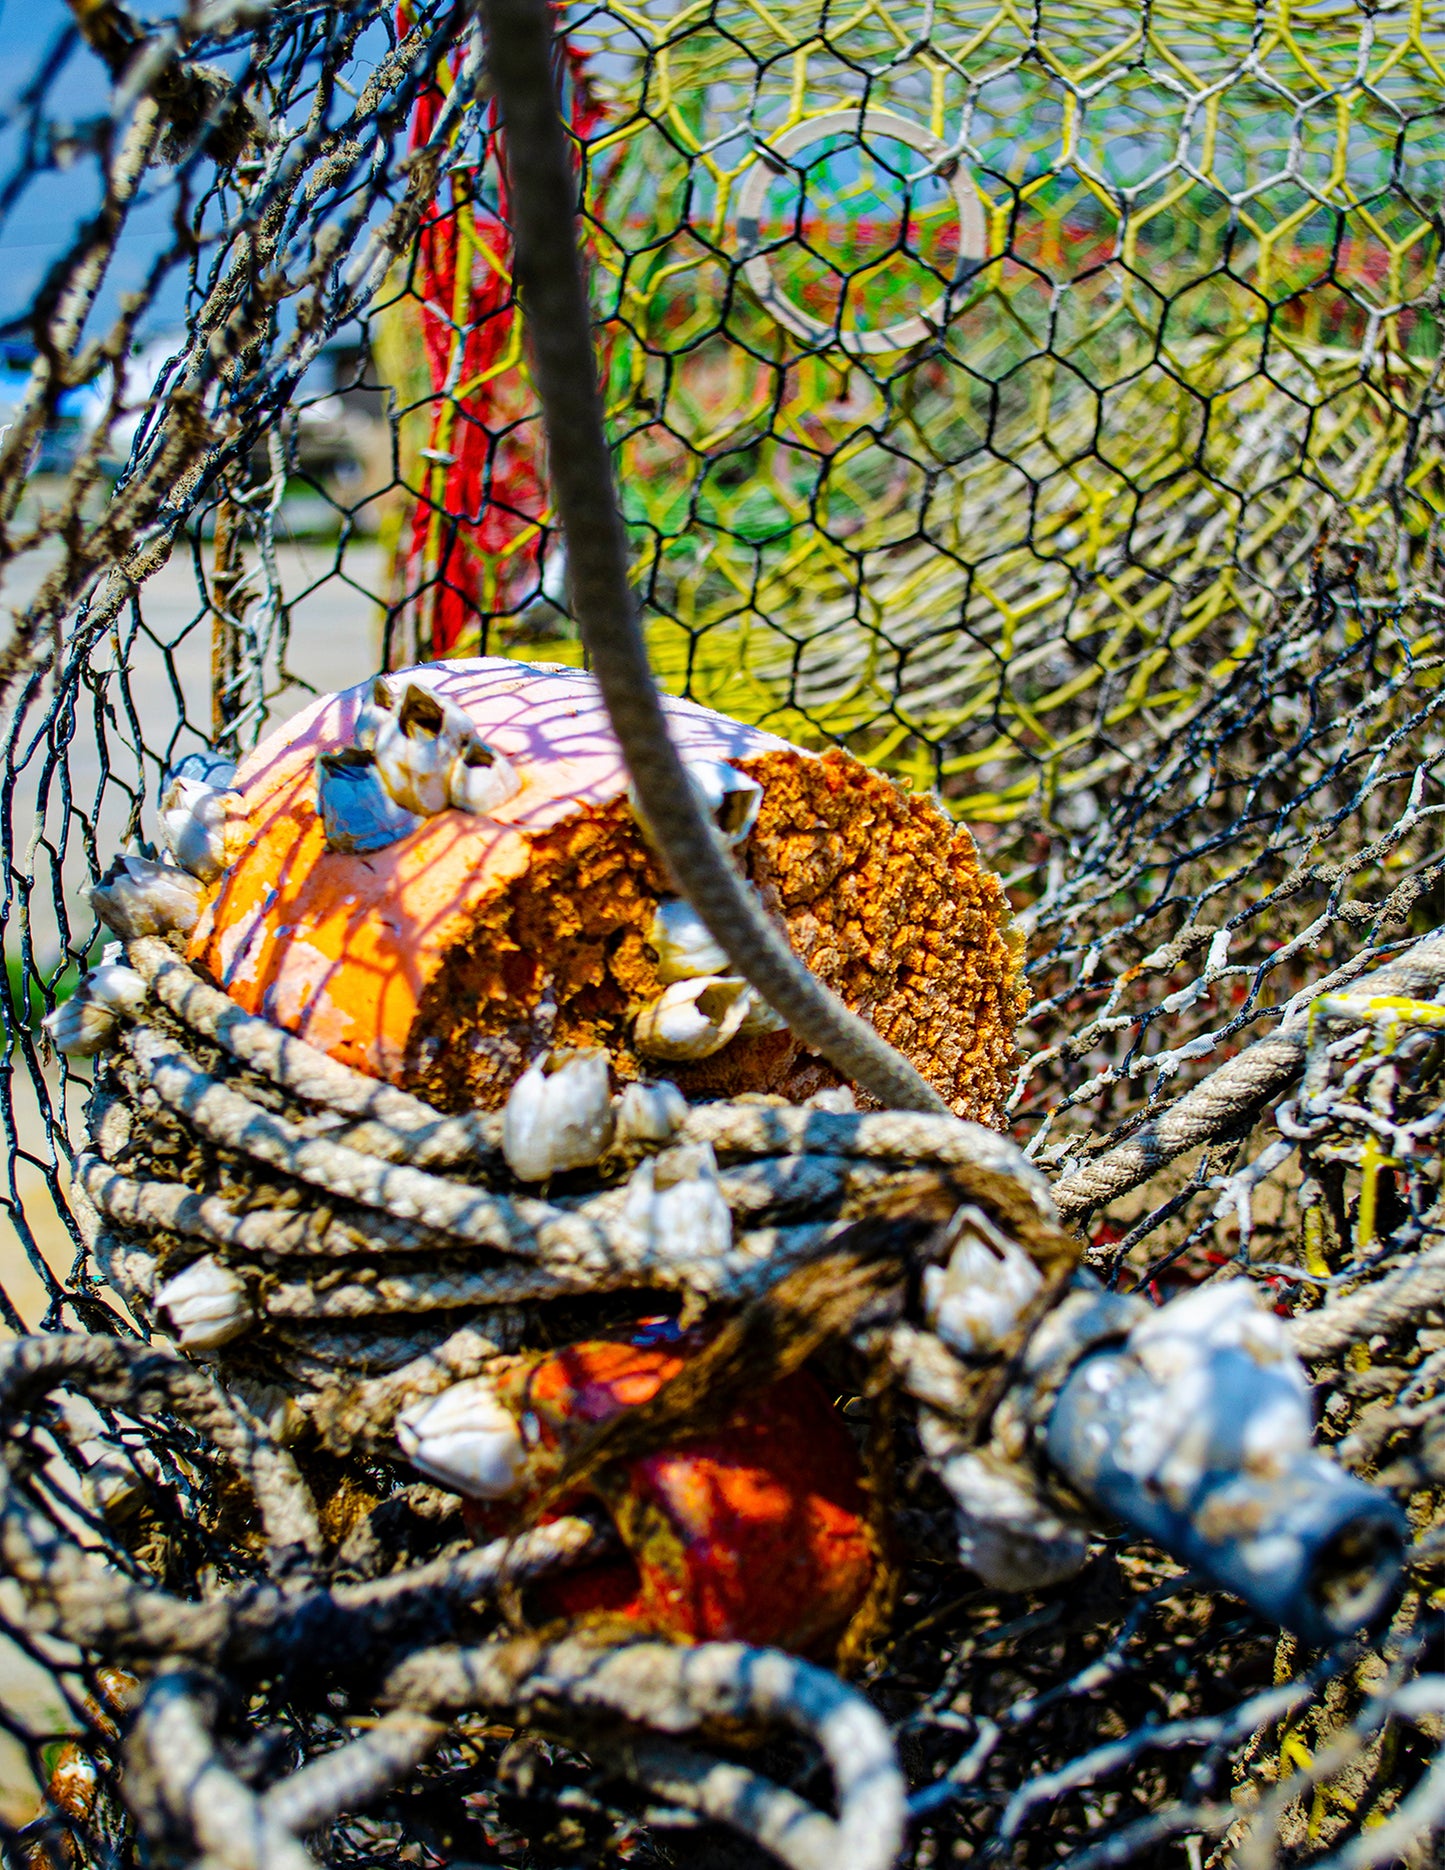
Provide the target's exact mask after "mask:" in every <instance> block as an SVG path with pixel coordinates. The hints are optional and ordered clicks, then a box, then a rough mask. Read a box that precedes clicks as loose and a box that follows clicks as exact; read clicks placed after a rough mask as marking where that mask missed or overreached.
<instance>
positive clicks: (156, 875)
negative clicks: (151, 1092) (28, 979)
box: [45, 753, 238, 1058]
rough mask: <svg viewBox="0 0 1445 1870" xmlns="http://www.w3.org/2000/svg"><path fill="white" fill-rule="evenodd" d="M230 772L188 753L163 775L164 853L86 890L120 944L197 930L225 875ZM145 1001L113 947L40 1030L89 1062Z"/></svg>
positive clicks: (117, 870)
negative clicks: (213, 887)
mask: <svg viewBox="0 0 1445 1870" xmlns="http://www.w3.org/2000/svg"><path fill="white" fill-rule="evenodd" d="M235 772H236V769H235V766H234V765H233V764H232V763H231V761H229V760H223V759H221V758H220V757H219V755H216V754H210V753H192V754H188V755H187V756H186V758H185V759H183V760H182V761H181V762H180V764H179V765H178V766H175V767H173V768H172V769H171V771H170V772H169V773H168V774H167V775H166V785H165V790H164V791H163V792H162V794H161V804H160V812H159V827H160V835H161V843H162V845H163V846H164V849H165V855H164V856H163V857H161V858H154V857H139V856H134V855H131V854H129V853H127V854H126V855H124V856H120V857H117V858H116V860H115V862H114V863H113V864H112V865H111V867H110V869H109V870H108V871H107V872H106V874H105V875H104V876H103V877H102V878H101V880H100V882H99V883H96V884H94V885H93V886H92V888H91V891H90V905H91V908H92V909H94V911H95V913H96V915H97V916H98V917H99V918H100V920H101V921H102V922H103V923H104V924H105V926H106V927H107V928H108V929H110V930H111V931H112V932H113V933H114V934H116V935H118V936H120V938H121V941H139V940H140V939H141V938H142V937H143V936H147V935H159V936H162V937H167V938H169V937H174V936H177V935H188V934H189V933H190V932H191V930H192V929H193V928H194V927H195V926H196V923H197V921H198V920H199V919H200V914H201V899H202V895H203V893H204V889H205V885H206V884H207V883H213V882H214V881H215V880H216V878H217V877H218V876H220V874H221V872H222V871H223V870H224V869H225V867H226V863H227V861H228V853H229V852H230V850H231V847H232V841H233V838H234V835H235V825H236V822H237V821H236V819H235V818H234V817H233V812H234V808H235V805H236V803H237V798H238V795H237V794H236V793H235V792H234V791H233V790H232V789H231V780H232V779H233V778H234V777H235ZM145 998H146V987H145V982H144V981H143V980H142V979H141V977H140V975H139V974H137V973H136V972H135V970H134V969H133V968H129V967H126V966H125V965H124V963H123V962H122V960H121V958H120V948H119V945H118V944H111V945H110V946H109V947H107V949H106V951H105V956H104V958H103V960H102V962H101V964H100V966H99V967H96V968H92V969H91V971H90V972H89V973H88V974H87V975H86V976H85V978H84V979H83V980H82V981H81V983H80V986H79V987H78V989H77V990H76V992H75V993H74V995H73V996H72V997H71V998H70V999H69V1000H67V1001H65V1002H64V1003H63V1004H62V1005H60V1006H58V1007H56V1008H55V1010H54V1012H52V1013H50V1014H47V1016H46V1019H45V1029H46V1031H47V1032H48V1033H49V1035H50V1042H51V1044H52V1045H53V1046H54V1047H55V1049H56V1051H57V1052H63V1053H65V1054H66V1056H67V1057H69V1058H93V1057H94V1056H95V1054H96V1053H97V1052H103V1051H104V1050H105V1049H106V1048H107V1047H108V1046H110V1045H112V1044H113V1043H114V1041H115V1037H116V1034H117V1032H118V1030H119V1027H120V1022H121V1021H122V1020H123V1019H132V1018H134V1017H135V1016H136V1015H137V1014H138V1013H139V1012H140V1010H141V1008H142V1007H143V1005H144V1004H145Z"/></svg>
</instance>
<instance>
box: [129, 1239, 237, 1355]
mask: <svg viewBox="0 0 1445 1870" xmlns="http://www.w3.org/2000/svg"><path fill="white" fill-rule="evenodd" d="M153 1303H154V1305H155V1309H156V1310H157V1311H158V1312H161V1313H163V1314H164V1315H165V1317H166V1319H167V1320H168V1322H169V1323H170V1325H171V1328H172V1329H173V1330H174V1332H175V1334H176V1339H177V1342H178V1343H180V1344H181V1345H183V1346H184V1348H185V1349H186V1350H188V1351H210V1350H216V1349H218V1348H219V1346H221V1345H222V1344H229V1343H230V1341H231V1339H232V1338H237V1337H239V1336H240V1335H241V1333H242V1332H243V1331H244V1330H245V1329H246V1328H247V1326H248V1325H249V1324H250V1323H251V1316H252V1314H251V1305H250V1301H249V1299H248V1298H247V1295H246V1284H245V1281H244V1280H243V1279H242V1278H241V1277H240V1275H239V1274H238V1273H233V1272H232V1271H231V1269H230V1267H229V1266H223V1265H222V1264H221V1262H220V1261H219V1260H218V1259H216V1258H215V1257H214V1256H213V1255H212V1254H209V1253H208V1254H207V1255H206V1256H205V1258H204V1259H199V1260H194V1261H193V1262H192V1263H191V1264H190V1265H189V1266H188V1267H186V1269H185V1271H184V1272H180V1273H177V1274H175V1276H174V1277H173V1278H170V1279H167V1280H166V1282H165V1283H164V1285H161V1286H158V1287H157V1288H156V1293H155V1298H154V1300H153Z"/></svg>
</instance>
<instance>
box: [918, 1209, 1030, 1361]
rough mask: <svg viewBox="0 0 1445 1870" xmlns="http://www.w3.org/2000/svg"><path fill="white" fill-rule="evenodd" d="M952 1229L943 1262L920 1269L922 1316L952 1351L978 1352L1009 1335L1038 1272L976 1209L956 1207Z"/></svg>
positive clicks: (1026, 1304) (1027, 1301) (1025, 1306)
mask: <svg viewBox="0 0 1445 1870" xmlns="http://www.w3.org/2000/svg"><path fill="white" fill-rule="evenodd" d="M952 1232H953V1250H952V1252H951V1253H950V1254H949V1257H948V1260H947V1263H946V1264H945V1265H943V1266H929V1267H926V1268H925V1269H924V1273H923V1311H924V1316H925V1317H926V1318H927V1320H928V1322H929V1324H930V1325H931V1326H932V1327H933V1329H934V1330H935V1331H936V1332H937V1333H938V1335H939V1336H940V1337H941V1338H942V1339H943V1340H944V1342H945V1343H946V1344H948V1345H950V1346H951V1347H952V1348H953V1349H954V1350H956V1351H961V1352H962V1353H963V1355H964V1356H979V1355H982V1354H984V1353H986V1352H989V1351H993V1350H997V1349H998V1347H999V1346H1000V1345H1001V1344H1003V1343H1005V1342H1006V1341H1007V1340H1008V1339H1009V1338H1011V1337H1012V1336H1013V1334H1014V1332H1015V1331H1017V1329H1018V1327H1019V1325H1020V1323H1021V1322H1022V1320H1023V1317H1024V1314H1025V1312H1026V1311H1027V1310H1028V1308H1029V1306H1030V1305H1031V1304H1032V1303H1033V1301H1034V1299H1035V1298H1036V1297H1037V1296H1038V1294H1039V1292H1040V1291H1041V1290H1042V1288H1043V1283H1044V1276H1043V1274H1042V1273H1041V1272H1040V1271H1039V1269H1038V1267H1037V1266H1035V1264H1034V1262H1033V1261H1032V1260H1031V1259H1030V1258H1029V1256H1028V1254H1027V1253H1025V1252H1024V1251H1023V1249H1022V1248H1021V1247H1020V1246H1018V1245H1016V1243H1015V1242H1014V1241H1012V1240H1010V1239H1008V1238H1007V1236H1006V1235H1004V1234H1002V1233H1000V1232H999V1230H998V1228H996V1227H995V1226H994V1224H993V1222H992V1221H990V1220H989V1218H988V1216H987V1215H986V1214H985V1213H984V1212H983V1210H982V1208H976V1207H973V1206H972V1205H970V1206H967V1207H963V1208H960V1209H959V1211H958V1213H957V1214H956V1215H955V1216H954V1219H953V1222H952Z"/></svg>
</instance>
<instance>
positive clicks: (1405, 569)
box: [503, 0, 1445, 820]
mask: <svg viewBox="0 0 1445 1870" xmlns="http://www.w3.org/2000/svg"><path fill="white" fill-rule="evenodd" d="M572 43H573V47H574V50H575V51H576V52H577V53H578V54H580V55H581V56H582V58H583V60H584V61H585V64H584V67H583V69H584V71H585V80H584V82H585V83H586V84H587V85H588V86H589V87H590V96H591V97H592V99H593V100H594V101H595V103H596V104H597V105H599V106H600V116H599V121H598V123H597V125H596V127H595V128H593V129H591V131H590V134H589V135H588V136H587V137H586V139H585V160H586V177H587V200H588V203H589V211H590V220H591V226H590V234H591V245H592V252H593V256H594V281H595V293H596V301H597V305H598V310H599V315H600V317H601V319H602V321H603V332H604V340H605V345H606V354H607V358H608V395H609V410H610V418H611V422H612V426H613V433H614V435H615V437H616V440H617V443H618V449H619V466H620V477H621V482H622V486H623V490H624V497H625V501H626V506H627V513H628V517H629V520H630V521H631V524H632V527H633V536H634V543H635V547H636V553H637V575H638V580H639V585H640V588H641V590H642V593H643V595H644V599H645V602H646V604H647V607H648V611H649V615H650V618H651V620H652V622H651V628H652V646H653V650H654V654H655V657H656V660H657V666H658V667H659V669H660V671H661V673H662V675H663V677H664V679H665V680H666V681H667V682H668V683H669V685H671V686H673V687H674V688H678V689H685V690H687V691H688V692H690V693H692V694H694V695H696V696H697V697H698V698H699V699H703V700H708V701H712V702H715V703H718V704H719V705H723V706H726V707H727V708H728V709H729V710H731V711H732V712H735V713H737V712H743V713H748V714H750V715H751V716H753V717H754V718H757V719H761V720H766V721H768V722H769V723H770V724H772V725H774V726H776V727H777V728H778V729H779V730H781V731H783V732H785V733H788V734H791V735H793V736H795V737H799V738H802V739H805V740H810V741H813V742H817V741H818V740H820V739H838V738H842V739H844V740H846V741H847V742H848V744H850V745H851V746H852V747H853V748H854V750H855V751H858V752H860V753H862V754H863V755H864V756H865V757H868V758H870V759H873V760H876V761H880V762H883V763H885V764H887V765H889V766H890V767H892V768H893V769H895V770H898V771H901V772H906V773H909V774H911V775H912V776H913V777H914V778H915V780H916V781H917V782H918V783H920V784H924V785H933V786H939V787H941V789H942V790H943V791H944V793H945V794H946V796H948V797H949V799H950V800H951V802H952V803H953V805H954V806H955V808H956V809H957V810H959V811H960V812H961V813H964V814H965V815H967V816H968V817H970V818H972V819H974V820H987V819H991V818H993V819H1006V818H1010V817H1012V816H1014V815H1016V814H1017V813H1018V812H1019V811H1020V810H1021V809H1024V808H1028V809H1031V810H1035V809H1037V808H1038V807H1039V806H1040V805H1041V804H1042V805H1044V806H1046V807H1047V806H1048V804H1049V802H1050V801H1051V800H1052V799H1054V798H1055V796H1056V795H1061V794H1062V795H1067V794H1069V793H1071V792H1076V791H1082V790H1084V789H1086V788H1088V787H1090V786H1092V785H1093V784H1095V783H1096V782H1097V780H1098V779H1099V777H1100V776H1101V774H1102V772H1104V771H1106V770H1107V769H1108V767H1109V764H1110V760H1111V755H1110V753H1109V751H1108V749H1107V748H1101V746H1100V744H1099V743H1100V739H1101V734H1102V737H1103V738H1104V739H1105V740H1109V739H1111V738H1112V737H1113V736H1115V735H1118V734H1127V730H1128V724H1129V722H1130V721H1131V720H1133V719H1135V718H1136V717H1137V716H1138V715H1139V714H1140V713H1141V711H1143V710H1149V711H1150V713H1151V717H1152V720H1153V724H1154V726H1155V727H1156V728H1157V727H1158V725H1159V723H1160V721H1161V719H1162V720H1163V721H1165V722H1167V720H1168V719H1169V718H1170V717H1172V716H1176V715H1182V713H1184V712H1187V710H1188V709H1190V708H1191V707H1192V706H1193V705H1194V704H1195V703H1196V702H1197V701H1198V699H1199V697H1200V695H1201V693H1203V692H1204V691H1205V689H1206V688H1207V686H1208V684H1209V683H1210V682H1211V680H1212V679H1215V678H1217V676H1218V675H1219V674H1220V673H1221V671H1222V670H1223V669H1225V668H1227V667H1229V666H1232V663H1233V660H1234V659H1236V658H1238V657H1239V656H1240V655H1241V654H1243V653H1247V651H1248V647H1249V645H1250V643H1251V641H1252V638H1253V633H1254V632H1255V631H1256V630H1257V628H1258V627H1259V625H1260V622H1261V620H1262V619H1263V618H1264V617H1265V616H1266V615H1267V614H1268V613H1269V611H1270V608H1271V606H1272V604H1273V603H1274V602H1275V601H1276V598H1277V596H1278V595H1279V594H1280V592H1281V591H1282V590H1283V591H1289V590H1292V589H1295V588H1298V587H1300V586H1302V585H1304V584H1305V583H1306V582H1307V581H1308V575H1309V562H1310V556H1311V553H1312V552H1313V551H1314V550H1315V549H1316V548H1317V547H1318V546H1319V544H1320V542H1321V541H1322V540H1324V539H1326V538H1328V539H1331V540H1332V541H1333V542H1335V543H1336V544H1344V545H1346V546H1348V547H1350V548H1353V549H1354V550H1356V551H1357V552H1358V553H1359V555H1360V556H1361V559H1362V561H1363V563H1364V565H1365V567H1366V568H1367V570H1368V571H1369V572H1370V573H1371V574H1373V575H1374V577H1375V578H1376V579H1377V580H1378V581H1379V583H1380V587H1381V588H1383V589H1385V590H1389V591H1399V592H1403V591H1405V590H1406V589H1408V588H1409V587H1410V586H1411V585H1412V584H1413V583H1414V582H1416V581H1417V580H1418V579H1420V578H1421V576H1422V575H1423V574H1424V571H1425V567H1424V563H1423V561H1424V559H1425V557H1426V556H1427V555H1428V554H1429V552H1430V551H1431V549H1432V539H1433V530H1432V529H1433V522H1434V519H1435V516H1436V514H1437V512H1438V510H1439V507H1440V499H1441V493H1440V433H1439V423H1438V418H1437V414H1436V410H1435V402H1436V398H1437V376H1438V316H1437V311H1436V306H1435V298H1434V292H1435V284H1434V282H1435V279H1436V269H1437V266H1438V262H1439V240H1438V222H1437V202H1438V199H1439V189H1440V178H1441V174H1442V154H1445V131H1442V125H1441V120H1440V115H1439V111H1438V104H1437V100H1438V97H1439V94H1440V88H1441V84H1442V79H1445V74H1442V65H1441V60H1442V57H1445V26H1442V24H1441V22H1440V21H1439V19H1438V17H1436V16H1434V15H1432V11H1431V10H1430V9H1427V8H1425V7H1423V6H1422V5H1419V4H1416V5H1414V6H1408V7H1407V6H1400V7H1395V8H1392V9H1389V10H1385V9H1381V10H1380V11H1378V12H1374V13H1366V12H1364V11H1362V10H1361V9H1359V8H1357V7H1356V6H1354V5H1345V4H1338V3H1336V0H1328V3H1326V4H1318V5H1306V6H1294V5H1290V4H1270V5H1267V6H1247V5H1221V4H1191V5H1182V4H1174V3H1173V0H1166V3H1165V4H1160V5H1156V6H1154V7H1151V8H1146V9H1143V10H1141V9H1139V8H1137V7H1135V6H1132V5H1114V4H1102V5H1044V6H1039V7H1037V8H1032V9H1031V8H1025V7H1018V6H1011V5H1006V6H995V5H989V4H978V5H974V4H958V3H957V0H950V3H949V4H944V5H940V6H924V5H917V4H914V5H891V6H882V5H862V6H857V7H842V8H838V7H833V6H829V5H822V4H803V5H800V4H781V5H777V6H771V7H769V6H764V5H754V4H748V3H745V0H706V3H704V4H697V5H694V6H690V7H687V8H684V9H681V10H678V9H674V8H672V7H665V6H661V5H654V6H646V5H644V6H641V7H633V8H629V7H624V6H619V5H609V6H606V7H590V8H579V9H575V10H574V16H573V22H572ZM503 634H504V635H505V631H504V633H503ZM532 653H535V648H534V649H533V651H532ZM552 653H561V654H563V655H567V654H569V651H568V648H567V646H566V644H565V643H564V644H562V645H561V646H560V649H559V647H558V645H556V644H554V645H553V652H552ZM570 653H575V652H570Z"/></svg>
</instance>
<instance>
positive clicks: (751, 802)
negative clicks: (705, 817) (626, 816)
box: [627, 760, 763, 849]
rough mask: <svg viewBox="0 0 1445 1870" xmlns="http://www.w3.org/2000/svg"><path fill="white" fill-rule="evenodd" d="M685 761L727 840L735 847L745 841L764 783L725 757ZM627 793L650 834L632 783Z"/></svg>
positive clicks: (756, 811) (649, 833) (691, 780)
mask: <svg viewBox="0 0 1445 1870" xmlns="http://www.w3.org/2000/svg"><path fill="white" fill-rule="evenodd" d="M683 764H684V766H685V768H686V771H687V776H688V779H689V780H690V782H691V784H692V787H693V790H694V791H695V792H696V793H697V795H698V798H699V799H700V800H701V801H702V804H703V806H704V808H705V809H706V810H707V812H708V813H709V814H710V815H711V817H712V819H713V822H714V823H715V824H716V825H717V828H718V830H719V831H721V833H722V834H723V841H724V843H726V844H730V845H731V846H732V847H733V848H734V849H736V848H737V847H738V845H740V844H743V843H746V841H747V839H748V836H749V834H750V833H751V831H752V828H753V826H754V825H755V824H756V823H757V822H758V813H759V812H760V811H761V810H762V808H763V788H762V786H761V785H759V783H758V781H757V780H756V779H754V778H753V777H752V776H751V775H750V774H748V773H742V772H739V771H738V769H737V767H735V766H732V765H730V764H729V763H728V761H726V760H685V761H684V762H683ZM627 796H628V799H629V800H630V802H631V805H632V810H633V814H634V816H635V817H636V819H637V822H638V824H639V825H640V826H641V827H642V829H643V832H644V833H645V834H646V835H647V836H649V837H650V836H651V828H650V827H649V825H648V823H647V819H646V816H645V815H644V813H643V810H642V806H641V804H640V802H639V801H638V798H637V796H636V794H635V793H634V792H633V790H632V788H631V787H629V788H628V794H627Z"/></svg>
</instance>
